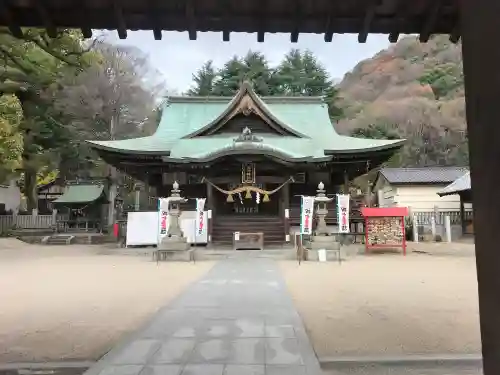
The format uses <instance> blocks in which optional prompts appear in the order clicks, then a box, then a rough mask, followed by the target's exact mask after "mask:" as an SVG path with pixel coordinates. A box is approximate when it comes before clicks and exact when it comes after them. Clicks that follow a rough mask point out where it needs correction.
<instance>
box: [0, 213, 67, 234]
mask: <svg viewBox="0 0 500 375" xmlns="http://www.w3.org/2000/svg"><path fill="white" fill-rule="evenodd" d="M66 216H67V215H59V214H58V215H57V216H56V215H0V233H5V232H7V231H9V230H12V229H49V228H52V227H53V226H54V225H56V222H57V220H64V219H65V218H66Z"/></svg>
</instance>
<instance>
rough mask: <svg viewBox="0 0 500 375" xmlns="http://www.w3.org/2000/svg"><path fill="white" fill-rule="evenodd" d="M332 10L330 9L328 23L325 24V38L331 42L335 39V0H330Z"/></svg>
mask: <svg viewBox="0 0 500 375" xmlns="http://www.w3.org/2000/svg"><path fill="white" fill-rule="evenodd" d="M329 8H330V10H329V11H328V15H327V16H326V25H325V37H324V40H325V42H327V43H330V42H331V41H332V39H333V34H334V33H333V27H334V26H335V25H334V24H335V6H334V2H333V1H331V2H330V6H329Z"/></svg>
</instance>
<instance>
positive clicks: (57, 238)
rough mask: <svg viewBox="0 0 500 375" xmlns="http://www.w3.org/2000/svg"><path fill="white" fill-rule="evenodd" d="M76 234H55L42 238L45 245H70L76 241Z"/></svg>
mask: <svg viewBox="0 0 500 375" xmlns="http://www.w3.org/2000/svg"><path fill="white" fill-rule="evenodd" d="M74 239H75V236H73V235H70V234H55V235H52V236H45V237H44V238H42V244H44V245H70V244H72V243H74Z"/></svg>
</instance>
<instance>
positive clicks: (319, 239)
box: [306, 182, 342, 260]
mask: <svg viewBox="0 0 500 375" xmlns="http://www.w3.org/2000/svg"><path fill="white" fill-rule="evenodd" d="M316 193H317V194H316V197H315V198H314V202H315V204H316V217H317V218H318V224H317V226H316V230H315V231H314V234H313V235H312V236H311V239H310V240H309V241H308V242H307V243H306V247H307V248H308V249H310V250H309V251H308V259H309V260H318V259H319V256H318V250H325V251H326V258H327V260H330V259H340V258H341V257H342V254H340V243H339V242H337V240H336V237H335V236H334V235H331V234H330V232H329V230H328V227H327V225H326V221H325V218H326V215H327V214H328V203H330V202H331V201H332V200H333V199H332V198H328V197H327V196H326V194H325V193H326V191H325V185H324V184H323V183H322V182H320V183H319V184H318V190H316Z"/></svg>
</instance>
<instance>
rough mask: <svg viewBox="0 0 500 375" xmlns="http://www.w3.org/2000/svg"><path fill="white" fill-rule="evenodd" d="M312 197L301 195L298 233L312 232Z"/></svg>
mask: <svg viewBox="0 0 500 375" xmlns="http://www.w3.org/2000/svg"><path fill="white" fill-rule="evenodd" d="M314 198H315V197H305V196H302V205H301V210H300V233H301V234H312V225H313V213H314Z"/></svg>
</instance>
